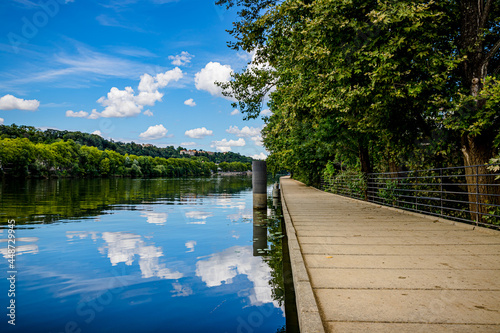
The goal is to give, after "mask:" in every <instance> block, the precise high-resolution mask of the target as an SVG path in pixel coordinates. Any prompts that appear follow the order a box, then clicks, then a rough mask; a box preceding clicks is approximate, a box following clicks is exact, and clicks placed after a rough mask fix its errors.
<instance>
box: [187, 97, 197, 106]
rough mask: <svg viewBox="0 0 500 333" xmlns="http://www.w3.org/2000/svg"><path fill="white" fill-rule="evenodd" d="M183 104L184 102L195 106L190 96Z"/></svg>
mask: <svg viewBox="0 0 500 333" xmlns="http://www.w3.org/2000/svg"><path fill="white" fill-rule="evenodd" d="M184 104H186V105H187V106H196V103H195V101H194V100H193V99H192V98H190V99H188V100H185V101H184Z"/></svg>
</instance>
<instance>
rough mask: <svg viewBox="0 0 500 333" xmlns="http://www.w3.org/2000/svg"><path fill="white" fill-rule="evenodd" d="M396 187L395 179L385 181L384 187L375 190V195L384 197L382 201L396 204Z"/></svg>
mask: <svg viewBox="0 0 500 333" xmlns="http://www.w3.org/2000/svg"><path fill="white" fill-rule="evenodd" d="M397 187H398V182H397V181H386V182H385V187H384V188H381V189H379V190H378V192H377V196H378V197H380V198H382V199H384V202H385V203H386V204H389V205H393V206H394V205H396V202H397V200H398V197H397V194H396V189H397Z"/></svg>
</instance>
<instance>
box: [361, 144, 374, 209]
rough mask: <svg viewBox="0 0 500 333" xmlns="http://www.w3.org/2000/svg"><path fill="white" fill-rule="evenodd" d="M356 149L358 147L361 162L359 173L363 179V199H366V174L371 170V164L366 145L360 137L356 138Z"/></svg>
mask: <svg viewBox="0 0 500 333" xmlns="http://www.w3.org/2000/svg"><path fill="white" fill-rule="evenodd" d="M358 149H359V161H360V163H361V173H362V174H363V177H364V179H365V183H366V186H365V189H364V197H365V200H368V180H369V178H368V177H369V176H368V174H370V173H372V172H373V169H372V165H371V163H370V153H369V151H368V147H367V146H366V145H365V144H363V141H362V140H361V139H359V140H358Z"/></svg>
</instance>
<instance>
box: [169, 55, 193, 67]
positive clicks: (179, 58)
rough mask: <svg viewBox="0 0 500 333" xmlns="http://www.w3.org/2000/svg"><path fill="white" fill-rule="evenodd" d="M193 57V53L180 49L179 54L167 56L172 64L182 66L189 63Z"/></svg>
mask: <svg viewBox="0 0 500 333" xmlns="http://www.w3.org/2000/svg"><path fill="white" fill-rule="evenodd" d="M193 57H194V55H192V54H189V53H188V52H186V51H182V52H181V54H178V55H175V56H172V55H171V56H168V59H169V60H172V65H174V66H184V65H186V64H189V63H190V62H191V59H192V58H193Z"/></svg>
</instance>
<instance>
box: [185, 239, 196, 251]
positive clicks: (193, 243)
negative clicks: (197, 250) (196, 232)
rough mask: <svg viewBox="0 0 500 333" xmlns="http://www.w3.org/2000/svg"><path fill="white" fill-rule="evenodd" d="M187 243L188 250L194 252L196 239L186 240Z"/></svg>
mask: <svg viewBox="0 0 500 333" xmlns="http://www.w3.org/2000/svg"><path fill="white" fill-rule="evenodd" d="M185 245H186V247H187V248H188V251H186V252H194V246H195V245H196V241H188V242H186V244H185Z"/></svg>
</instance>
